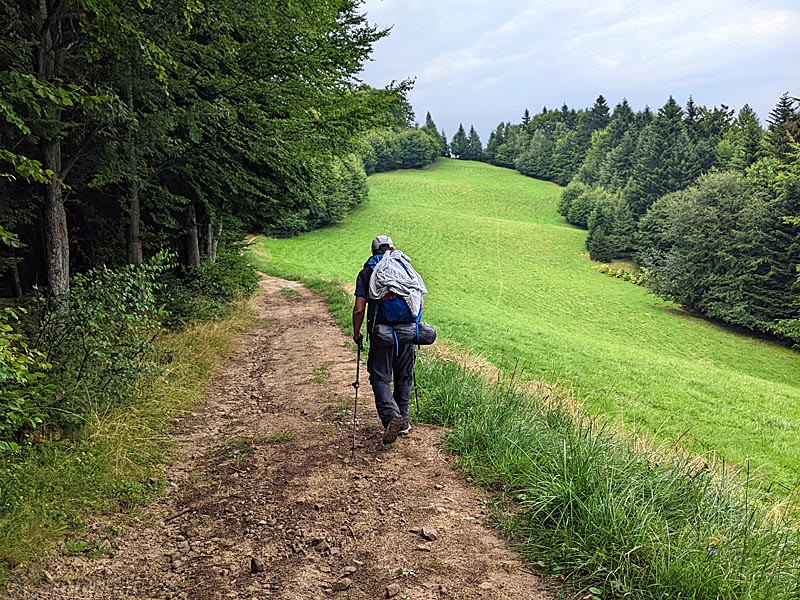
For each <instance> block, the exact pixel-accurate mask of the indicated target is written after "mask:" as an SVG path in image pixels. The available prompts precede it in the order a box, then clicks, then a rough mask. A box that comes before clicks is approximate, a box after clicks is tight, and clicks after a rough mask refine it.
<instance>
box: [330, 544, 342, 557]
mask: <svg viewBox="0 0 800 600" xmlns="http://www.w3.org/2000/svg"><path fill="white" fill-rule="evenodd" d="M341 551H342V549H341V548H339V547H338V546H334V547H333V548H331V556H336V555H337V554H339V553H340V552H341Z"/></svg>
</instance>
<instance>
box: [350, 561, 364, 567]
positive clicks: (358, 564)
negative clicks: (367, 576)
mask: <svg viewBox="0 0 800 600" xmlns="http://www.w3.org/2000/svg"><path fill="white" fill-rule="evenodd" d="M353 564H354V565H355V566H357V567H363V566H364V561H363V560H355V559H353Z"/></svg>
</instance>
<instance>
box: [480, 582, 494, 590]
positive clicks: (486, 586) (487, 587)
mask: <svg viewBox="0 0 800 600" xmlns="http://www.w3.org/2000/svg"><path fill="white" fill-rule="evenodd" d="M478 588H480V589H482V590H491V589H492V588H494V584H493V583H492V582H491V581H484V582H483V583H481V584H480V585H479V586H478Z"/></svg>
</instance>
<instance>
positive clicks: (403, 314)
mask: <svg viewBox="0 0 800 600" xmlns="http://www.w3.org/2000/svg"><path fill="white" fill-rule="evenodd" d="M383 256H384V255H382V254H376V255H374V256H372V257H371V258H370V259H369V260H368V261H367V263H366V266H367V267H369V269H370V271H374V270H375V266H376V265H377V264H378V263H379V262H380V261H381V259H382V258H383ZM397 264H399V265H400V266H402V267H403V269H405V271H406V273H407V274H408V273H409V268H408V267H406V266H405V264H404V263H403V261H402V260H399V261H397ZM415 275H416V273H415ZM372 301H373V302H377V306H376V312H375V320H374V322H373V323H372V326H373V327H374V326H375V325H376V324H387V325H399V324H403V323H419V322H420V321H421V320H422V307H420V309H419V314H417V316H416V317H415V316H414V315H413V314H412V312H411V309H410V308H409V307H408V303H407V302H406V301H405V300H404V299H403V297H402V296H398V295H397V294H396V293H395V292H391V291H389V292H386V293H385V294H384V295H383V296H382V297H381V298H378V299H375V298H373V299H372Z"/></svg>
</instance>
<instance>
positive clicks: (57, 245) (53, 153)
mask: <svg viewBox="0 0 800 600" xmlns="http://www.w3.org/2000/svg"><path fill="white" fill-rule="evenodd" d="M51 10H54V11H58V10H59V7H58V5H56V6H54V7H53V6H48V4H47V2H46V0H39V17H40V19H41V22H42V25H43V27H42V31H41V34H40V36H39V45H38V47H37V48H36V56H35V59H36V68H37V76H38V78H39V79H40V80H42V81H53V80H54V79H56V78H57V77H58V76H59V73H58V72H57V71H58V68H59V67H60V64H61V58H62V57H61V54H62V52H61V51H60V50H59V49H57V48H56V47H55V45H54V43H53V29H56V33H58V31H57V29H58V28H60V22H59V20H58V18H57V15H53V14H51V13H50V11H51ZM49 112H50V114H49V115H48V116H49V117H50V118H51V119H52V120H53V121H56V122H58V121H60V120H61V111H60V110H59V109H58V108H53V109H51V110H50V111H49ZM39 150H40V152H41V156H42V165H43V166H44V168H45V169H50V170H51V171H52V172H53V177H52V178H51V179H50V181H49V182H48V184H47V187H46V189H45V197H44V219H45V237H46V244H45V247H46V251H47V279H48V281H49V283H50V289H51V290H52V291H53V292H55V293H56V294H61V293H63V292H66V291H67V290H68V289H69V235H68V233H67V212H66V210H65V209H64V195H63V191H62V189H61V179H60V178H61V140H60V139H58V138H46V137H45V138H42V139H41V140H40V142H39Z"/></svg>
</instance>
